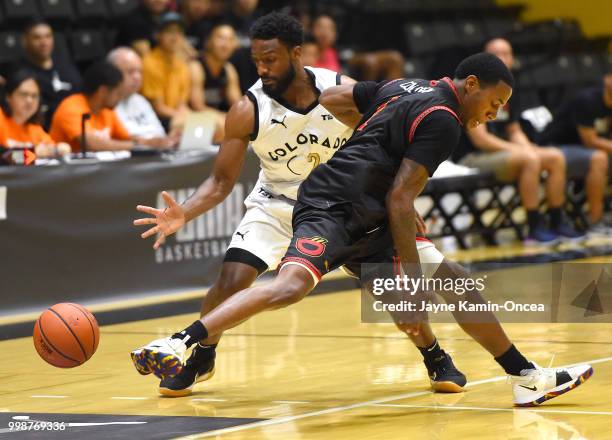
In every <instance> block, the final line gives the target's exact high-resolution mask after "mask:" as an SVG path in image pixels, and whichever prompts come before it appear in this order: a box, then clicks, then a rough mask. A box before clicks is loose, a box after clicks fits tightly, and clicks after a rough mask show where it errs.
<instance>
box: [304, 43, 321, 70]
mask: <svg viewBox="0 0 612 440" xmlns="http://www.w3.org/2000/svg"><path fill="white" fill-rule="evenodd" d="M319 56H320V52H319V46H318V45H317V42H316V40H315V39H314V37H313V36H312V35H306V36H304V42H303V43H302V64H303V65H304V66H312V67H314V66H315V65H316V64H317V62H318V61H319Z"/></svg>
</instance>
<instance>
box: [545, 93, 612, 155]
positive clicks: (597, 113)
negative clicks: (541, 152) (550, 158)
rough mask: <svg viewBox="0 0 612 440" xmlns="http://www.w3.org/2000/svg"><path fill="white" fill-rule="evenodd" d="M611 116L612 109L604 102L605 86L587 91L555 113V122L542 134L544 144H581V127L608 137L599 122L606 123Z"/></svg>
mask: <svg viewBox="0 0 612 440" xmlns="http://www.w3.org/2000/svg"><path fill="white" fill-rule="evenodd" d="M610 116H612V108H611V107H607V106H606V103H605V102H604V89H603V85H599V86H595V87H591V88H588V89H585V90H583V91H581V92H579V93H578V94H577V95H576V96H575V97H574V98H573V99H571V100H569V101H568V102H567V103H565V104H564V105H562V106H561V108H560V109H559V111H558V112H557V113H555V117H554V120H553V122H552V123H551V124H550V125H549V126H548V127H546V130H545V131H544V133H543V134H542V142H543V143H551V144H557V145H572V144H580V143H581V140H580V136H579V134H578V127H579V126H580V127H590V128H595V129H596V130H597V132H598V134H599V135H606V134H607V133H606V131H607V130H606V128H605V127H600V125H599V120H604V121H605V120H606V119H607V118H609V117H610ZM604 125H605V124H604Z"/></svg>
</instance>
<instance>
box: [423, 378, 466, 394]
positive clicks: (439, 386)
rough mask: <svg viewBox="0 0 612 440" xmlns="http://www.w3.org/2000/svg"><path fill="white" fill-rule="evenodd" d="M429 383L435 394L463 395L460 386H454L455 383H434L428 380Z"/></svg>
mask: <svg viewBox="0 0 612 440" xmlns="http://www.w3.org/2000/svg"><path fill="white" fill-rule="evenodd" d="M429 383H431V388H432V389H433V390H434V392H436V393H463V392H464V391H465V390H464V389H463V387H462V386H461V385H459V384H456V383H455V382H450V381H444V382H436V381H433V380H430V381H429Z"/></svg>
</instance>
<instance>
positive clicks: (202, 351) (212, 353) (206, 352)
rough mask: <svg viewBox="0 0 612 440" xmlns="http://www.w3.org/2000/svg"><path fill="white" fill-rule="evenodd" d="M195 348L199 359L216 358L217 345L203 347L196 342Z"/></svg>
mask: <svg viewBox="0 0 612 440" xmlns="http://www.w3.org/2000/svg"><path fill="white" fill-rule="evenodd" d="M196 348H197V349H198V357H199V358H200V359H206V360H208V359H214V358H215V357H216V356H217V344H210V345H204V344H202V343H201V342H198V345H197V346H196Z"/></svg>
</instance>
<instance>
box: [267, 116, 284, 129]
mask: <svg viewBox="0 0 612 440" xmlns="http://www.w3.org/2000/svg"><path fill="white" fill-rule="evenodd" d="M286 117H287V115H285V116H283V120H282V121H279V120H278V119H274V118H272V119H271V122H272V123H273V124H280V125H282V126H283V127H285V128H287V126H286V125H285V118H286Z"/></svg>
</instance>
